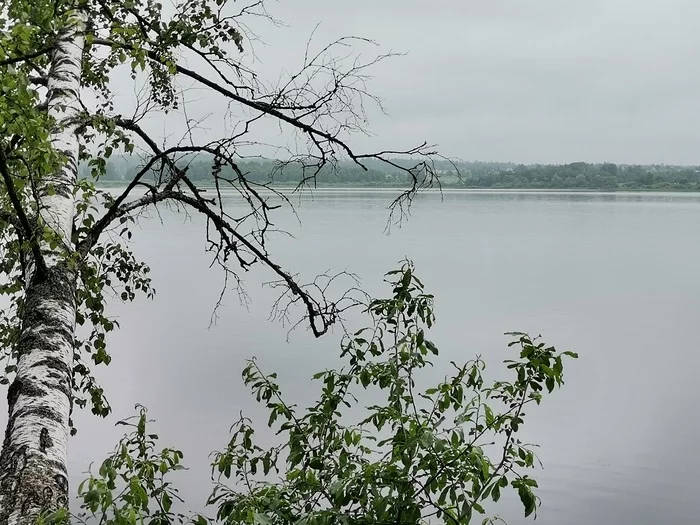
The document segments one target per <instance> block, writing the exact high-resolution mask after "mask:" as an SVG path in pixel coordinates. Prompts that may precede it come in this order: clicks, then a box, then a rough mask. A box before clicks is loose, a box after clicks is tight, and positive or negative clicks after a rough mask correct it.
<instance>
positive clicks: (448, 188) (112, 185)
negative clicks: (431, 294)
mask: <svg viewBox="0 0 700 525" xmlns="http://www.w3.org/2000/svg"><path fill="white" fill-rule="evenodd" d="M127 184H128V183H127V182H126V181H99V182H98V183H97V184H96V187H97V188H100V189H117V188H124V187H126V186H127ZM198 187H199V188H201V189H204V190H211V189H214V188H215V186H214V185H213V184H200V185H198ZM296 187H297V185H296V184H272V185H270V186H269V189H274V190H294V189H295V188H296ZM224 189H230V187H228V188H227V187H225V186H222V190H224ZM261 189H264V188H262V187H261ZM408 189H409V186H389V185H357V186H356V185H353V184H317V185H316V186H312V185H309V186H304V187H303V188H302V190H304V191H319V190H338V191H386V192H400V191H406V190H408ZM440 190H442V191H444V192H454V191H458V192H475V193H479V192H482V193H487V192H490V193H506V192H517V193H700V190H698V189H685V188H645V187H640V188H615V189H611V188H485V187H469V186H467V187H465V186H459V185H455V184H443V185H442V187H437V186H433V187H432V188H423V189H421V190H420V191H421V192H436V191H440Z"/></svg>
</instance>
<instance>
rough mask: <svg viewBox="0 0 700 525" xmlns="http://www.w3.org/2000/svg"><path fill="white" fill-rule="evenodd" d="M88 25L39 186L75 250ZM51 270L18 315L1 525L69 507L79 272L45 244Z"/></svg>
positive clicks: (63, 86) (1, 477)
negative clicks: (56, 161)
mask: <svg viewBox="0 0 700 525" xmlns="http://www.w3.org/2000/svg"><path fill="white" fill-rule="evenodd" d="M84 27H85V19H84V16H83V14H82V13H76V14H75V15H73V17H72V18H71V21H70V22H69V23H68V24H67V25H66V27H65V28H64V30H63V31H62V32H61V34H60V37H59V40H58V42H57V43H56V45H55V49H54V52H53V57H52V65H51V70H50V73H49V79H48V89H49V94H48V95H49V107H48V111H49V114H50V115H51V116H52V117H53V118H54V119H55V120H56V122H57V127H56V129H55V130H54V131H53V134H52V137H51V141H52V145H53V147H54V148H55V149H56V150H57V151H60V152H62V153H63V154H64V155H65V157H66V161H65V164H64V165H63V168H62V169H61V170H59V171H58V172H57V173H54V174H51V176H49V177H47V178H46V179H45V180H43V181H42V182H41V185H40V187H39V203H38V204H39V213H40V215H41V218H42V219H43V222H44V223H45V224H46V225H48V227H49V228H51V229H52V230H54V232H56V234H58V235H59V236H60V238H61V240H62V241H63V245H64V247H69V246H70V245H71V231H72V227H73V218H74V198H73V190H74V187H75V182H76V177H77V166H78V137H77V135H76V129H75V126H76V122H75V117H76V115H77V114H78V112H79V111H80V105H79V98H78V97H79V90H80V77H81V60H82V53H83V46H84V38H83V35H82V33H83V30H84ZM41 252H42V254H43V256H44V260H45V263H46V268H47V271H46V272H45V274H43V273H41V272H39V271H37V270H36V265H32V266H33V267H34V268H35V270H34V272H33V275H32V276H30V278H29V279H28V285H27V288H26V290H25V297H24V304H23V307H22V311H21V314H20V317H21V321H22V332H21V335H20V339H19V343H18V348H17V350H18V355H19V357H18V364H17V373H16V377H15V379H14V382H13V383H12V384H11V385H10V388H9V390H8V405H9V418H8V425H7V430H6V432H5V440H4V443H3V448H2V453H1V454H0V525H6V524H7V525H15V524H22V525H24V524H30V523H32V524H33V523H34V522H35V521H36V518H37V516H38V515H39V513H40V512H42V511H52V510H55V509H57V508H59V507H65V506H67V504H68V475H67V443H68V436H69V424H68V418H69V413H70V404H71V378H72V368H73V339H74V332H75V308H76V305H75V285H76V274H75V272H74V271H73V270H71V269H69V268H68V266H67V265H66V264H65V262H64V261H65V258H64V255H65V250H58V251H57V250H51V249H50V248H49V246H48V244H47V243H45V242H44V243H43V244H42V245H41Z"/></svg>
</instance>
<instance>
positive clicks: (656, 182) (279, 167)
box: [79, 156, 700, 191]
mask: <svg viewBox="0 0 700 525" xmlns="http://www.w3.org/2000/svg"><path fill="white" fill-rule="evenodd" d="M395 162H396V163H397V164H398V165H399V166H403V167H407V166H410V165H411V160H410V159H396V160H395ZM181 163H182V165H183V167H187V173H188V176H189V177H190V179H191V180H196V181H198V182H204V183H206V181H207V180H212V181H213V175H212V169H213V165H212V161H211V159H207V158H202V157H201V156H200V157H197V158H186V157H183V159H182V160H181ZM365 166H366V167H367V169H366V170H364V169H362V168H361V167H360V166H358V165H357V164H355V163H351V162H343V161H341V162H339V163H337V164H335V165H331V164H328V165H326V166H324V167H323V168H322V169H321V170H320V171H318V173H313V172H311V171H310V170H309V169H308V168H305V164H304V159H298V160H296V161H293V162H281V161H278V160H273V159H257V158H256V159H249V160H246V159H244V160H241V161H240V162H239V163H238V167H239V169H240V171H241V173H242V174H243V175H244V176H245V178H246V179H247V180H248V181H250V182H255V183H260V184H263V183H272V184H280V185H295V184H298V183H299V182H300V181H301V180H303V179H304V178H306V179H307V180H308V182H309V183H310V184H313V180H312V179H311V177H312V176H315V182H316V183H317V184H318V185H320V186H334V185H335V186H377V187H390V186H404V185H408V184H410V182H411V181H410V180H409V176H408V175H407V173H406V172H405V171H403V170H400V169H395V170H392V169H391V168H390V167H389V168H387V165H386V164H384V165H379V164H378V163H376V162H373V161H371V162H368V163H366V164H365ZM139 168H140V164H139V160H138V158H137V157H112V158H109V159H107V162H106V172H105V174H104V175H102V176H101V177H100V180H102V181H105V182H119V181H128V180H131V179H132V178H133V175H134V173H136V172H137V171H138V170H139ZM79 171H80V176H81V178H88V177H89V176H90V167H89V166H87V165H81V167H80V170H79ZM435 171H436V173H438V174H439V175H440V181H441V184H442V185H443V186H445V187H458V188H485V189H488V188H493V189H600V190H668V191H700V166H673V165H662V164H654V165H628V164H613V163H586V162H573V163H569V164H530V165H526V164H516V163H510V162H450V161H446V160H445V161H436V163H435ZM222 175H223V176H225V177H229V178H232V179H235V178H236V177H237V176H238V175H237V174H236V173H234V172H233V170H232V169H231V168H228V167H224V168H222ZM152 177H154V178H157V177H158V174H157V173H156V172H155V171H154V172H153V173H152Z"/></svg>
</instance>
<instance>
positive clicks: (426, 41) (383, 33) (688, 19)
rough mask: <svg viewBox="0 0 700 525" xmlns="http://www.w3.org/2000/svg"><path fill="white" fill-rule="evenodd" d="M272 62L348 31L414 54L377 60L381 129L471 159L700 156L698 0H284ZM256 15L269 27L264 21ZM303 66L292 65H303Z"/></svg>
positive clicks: (388, 142) (386, 135) (385, 139)
mask: <svg viewBox="0 0 700 525" xmlns="http://www.w3.org/2000/svg"><path fill="white" fill-rule="evenodd" d="M268 5H269V8H268V9H269V11H270V13H271V14H272V15H274V16H276V17H277V18H279V19H280V20H282V21H284V22H285V23H286V24H287V27H282V28H274V29H273V28H271V27H269V26H266V27H263V26H260V27H262V29H261V30H260V32H261V36H262V38H263V39H264V41H265V45H261V44H257V45H256V47H255V50H256V53H257V55H258V56H259V58H260V60H261V61H262V65H261V66H260V67H261V68H262V70H263V71H265V72H266V73H267V74H269V75H274V74H276V73H275V72H277V71H279V70H280V69H282V68H288V69H292V68H293V66H294V65H296V64H298V63H299V61H300V56H301V53H303V49H304V45H305V43H306V41H307V38H308V36H309V34H310V33H311V31H312V30H313V28H314V27H315V26H316V25H317V24H318V23H320V24H321V25H320V28H319V30H318V31H317V33H316V38H315V42H317V43H318V44H319V45H320V44H321V43H323V42H325V41H328V40H331V39H333V38H336V37H339V36H344V35H349V34H352V35H358V36H363V37H368V38H371V39H374V40H377V41H378V42H379V43H380V44H382V47H381V48H380V50H382V51H389V50H392V51H399V52H406V53H407V56H403V57H398V58H393V59H391V60H390V61H389V62H384V63H383V64H382V65H380V66H378V67H377V68H376V69H375V70H374V79H373V80H372V82H371V84H370V87H371V90H372V91H373V92H374V93H376V94H378V95H380V96H381V97H382V98H383V99H384V100H385V104H386V108H387V110H388V112H389V115H388V116H383V115H381V114H380V113H379V112H376V111H373V112H372V113H371V117H372V122H371V130H372V131H373V132H374V133H375V135H376V137H374V138H372V139H371V141H373V142H370V140H369V139H366V138H362V137H358V138H357V139H356V140H355V144H357V145H359V146H361V147H372V146H373V147H377V146H379V147H386V146H396V145H400V146H404V145H408V144H413V143H415V142H420V141H422V140H427V141H429V142H434V143H437V144H438V145H439V147H440V150H441V152H442V153H444V154H447V155H451V156H458V157H461V158H463V159H466V160H498V161H517V162H557V163H558V162H573V161H578V160H583V161H612V162H620V163H669V164H670V163H675V164H681V163H682V164H700V127H699V125H698V124H700V31H698V26H697V24H698V21H699V20H700V2H698V1H697V0H436V1H435V2H433V3H432V4H431V3H428V2H425V1H424V0H423V1H416V0H353V1H345V2H340V1H328V0H326V1H321V0H296V1H291V0H280V1H278V2H270V3H269V4H268ZM256 27H257V26H256ZM290 64H292V65H291V66H290Z"/></svg>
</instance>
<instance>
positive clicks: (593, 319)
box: [2, 190, 700, 525]
mask: <svg viewBox="0 0 700 525" xmlns="http://www.w3.org/2000/svg"><path fill="white" fill-rule="evenodd" d="M391 198H392V193H390V192H385V191H382V192H377V191H374V192H372V191H349V190H343V191H340V190H335V191H331V190H326V191H317V192H315V193H314V194H313V198H311V197H310V196H306V197H304V198H303V199H301V202H299V201H298V200H296V201H294V202H295V204H296V205H297V211H298V215H299V218H300V220H301V225H299V224H298V223H295V222H294V220H293V218H292V216H291V214H289V213H287V212H282V213H281V214H280V217H281V218H283V220H280V221H279V222H278V224H280V225H282V224H284V226H285V227H286V228H287V229H288V230H290V231H291V232H292V233H293V234H294V235H295V238H294V239H291V238H286V237H283V236H280V237H276V238H275V240H274V241H273V242H272V244H271V247H272V251H273V253H274V254H275V255H276V257H277V260H278V261H280V262H281V263H283V265H285V267H286V268H288V269H290V270H291V271H293V272H300V273H301V275H302V276H303V277H305V278H306V279H311V278H313V277H314V276H315V275H316V274H319V273H321V272H323V271H326V270H328V269H331V270H334V271H339V270H346V269H347V270H350V271H352V272H355V273H356V274H357V275H358V276H359V277H360V278H361V279H362V284H363V286H364V287H365V288H366V289H367V290H368V291H370V292H371V293H373V294H380V293H381V294H386V292H387V289H386V288H384V287H383V285H382V283H381V276H382V275H383V273H384V272H386V271H387V270H390V269H392V268H394V267H395V266H396V264H397V263H398V261H399V260H400V259H402V258H403V257H405V256H408V257H409V258H411V259H413V260H414V262H415V263H416V267H417V272H418V274H419V275H420V276H421V277H422V279H423V281H424V283H425V284H426V286H427V288H428V290H429V291H430V292H432V293H434V294H435V296H436V313H437V317H438V322H437V325H436V327H435V329H434V330H433V333H432V337H433V340H434V341H436V343H437V344H438V346H439V348H440V350H441V356H440V360H439V362H438V364H437V367H436V368H437V370H436V374H437V375H442V374H444V373H446V372H447V371H448V369H447V366H446V362H447V361H449V360H458V361H460V360H461V361H466V360H468V359H470V358H472V357H473V356H474V355H475V354H477V353H479V354H482V355H483V356H484V357H485V359H486V360H487V361H488V362H489V363H490V364H491V366H492V367H497V366H498V363H499V362H500V361H501V360H502V359H504V358H507V357H508V354H507V352H506V350H505V347H506V343H507V342H508V339H507V338H506V337H504V336H503V332H506V331H513V330H521V331H529V332H531V333H533V334H538V333H541V334H542V335H543V336H544V338H545V340H546V341H547V342H550V343H552V344H554V345H556V346H557V347H558V348H560V349H561V350H564V349H571V350H575V351H577V352H578V353H579V354H580V359H579V360H578V361H572V362H569V363H568V365H567V366H568V369H567V370H566V385H565V386H564V388H563V389H562V390H561V391H558V392H555V394H553V395H552V397H551V398H550V399H547V400H546V401H545V403H544V404H543V405H542V406H541V407H539V408H538V409H531V410H530V411H529V414H528V415H529V416H531V417H530V419H529V421H528V423H527V425H526V427H525V429H524V432H523V436H524V439H525V440H531V441H534V442H536V443H538V444H540V445H541V449H540V451H539V453H540V458H541V460H542V461H543V463H544V466H545V468H544V470H541V471H539V470H538V471H535V472H533V473H532V474H533V475H534V476H535V477H536V478H537V479H538V480H539V481H540V486H541V489H540V491H539V493H538V494H539V496H540V497H541V498H542V500H543V504H542V507H541V508H540V509H539V513H538V514H539V515H538V519H537V523H540V524H544V525H549V524H552V525H562V524H564V523H566V524H568V525H584V524H585V525H589V524H592V523H595V524H603V525H608V524H609V525H617V524H636V525H643V524H649V525H652V524H653V525H656V524H658V523H661V522H668V523H679V524H682V523H696V522H697V519H698V515H699V514H700V499H699V498H698V497H697V488H698V483H697V472H698V471H700V456H698V454H697V453H696V449H697V443H698V441H699V440H700V418H698V416H697V404H698V399H699V397H698V393H697V392H698V390H697V387H693V384H695V381H696V377H697V375H698V370H700V351H699V348H698V346H699V344H698V340H699V338H698V335H697V330H696V326H697V322H698V316H699V314H700V195H688V194H595V193H537V192H446V193H445V194H444V199H443V200H441V199H440V196H439V195H437V194H425V195H422V196H421V197H420V198H418V199H417V200H416V202H415V203H414V208H413V213H412V216H411V218H410V220H409V221H408V222H405V223H404V224H403V225H402V227H401V228H394V229H392V232H391V234H390V235H388V236H387V235H386V234H385V232H384V227H385V224H386V220H387V209H386V208H387V205H388V204H389V202H390V201H391ZM227 204H228V205H229V206H230V207H232V208H235V207H236V206H238V205H239V204H238V203H237V202H236V201H235V199H233V198H231V201H230V202H228V203H227ZM161 215H162V219H163V223H162V224H161V222H160V220H159V219H158V218H157V217H156V216H154V217H153V218H152V219H150V220H144V221H143V222H142V224H141V229H140V231H139V232H138V233H137V234H136V235H135V237H134V249H135V250H136V251H137V253H138V255H139V256H140V257H142V258H143V259H145V260H147V261H148V262H149V263H150V265H151V267H152V269H153V272H152V276H153V278H154V284H155V287H156V289H157V292H158V293H157V296H156V299H155V300H153V301H148V300H146V299H141V300H137V302H136V303H135V304H132V305H115V307H114V311H115V312H116V314H117V315H118V316H119V320H120V323H121V325H122V329H121V330H120V331H119V332H118V333H116V334H115V335H114V336H113V337H112V338H111V348H112V353H113V355H114V361H113V363H112V365H110V367H109V368H107V369H104V370H100V374H99V377H101V378H102V380H103V382H104V384H105V387H106V391H107V392H108V394H109V396H110V400H111V402H112V405H113V407H114V415H113V417H111V418H109V419H108V420H107V421H104V420H96V419H94V418H93V417H91V416H89V415H88V414H80V415H79V416H78V418H77V420H78V422H79V424H80V425H81V427H80V433H79V434H78V436H77V437H76V438H74V439H73V441H72V443H71V458H70V460H71V468H72V469H73V472H78V473H79V472H82V471H84V470H85V469H86V468H87V466H88V463H89V462H90V460H95V459H98V458H102V457H103V455H104V454H105V453H106V452H107V451H109V450H110V449H111V448H112V447H113V445H114V444H115V443H116V440H117V439H118V437H119V436H120V435H121V433H122V431H121V429H120V428H119V427H117V428H115V427H114V426H113V424H114V422H115V421H116V420H117V419H121V418H123V417H125V416H128V415H130V414H131V413H132V408H133V405H134V404H135V403H137V402H139V403H142V404H144V405H146V406H147V407H148V408H149V413H150V415H151V416H152V417H153V418H155V419H156V423H155V430H156V431H157V432H158V433H159V434H160V436H161V438H162V442H163V444H164V445H166V444H167V445H172V446H176V447H179V448H181V449H182V450H183V451H184V452H185V462H186V464H187V465H188V466H190V467H191V469H190V470H189V471H188V472H186V473H184V474H182V475H180V476H179V477H178V478H177V481H178V483H179V485H180V487H181V491H182V493H183V495H185V496H187V499H188V501H189V502H190V503H191V505H190V506H191V508H193V509H197V508H198V507H199V506H200V505H199V504H200V502H202V501H204V499H205V498H206V495H207V494H208V492H209V490H210V487H211V485H210V483H209V470H208V467H207V465H208V454H209V453H210V452H211V451H212V450H217V449H221V448H223V447H224V446H225V444H226V442H227V438H228V429H229V426H230V424H231V423H232V422H233V421H234V420H235V419H237V417H238V414H239V411H240V410H243V411H244V412H245V413H247V414H250V415H255V414H260V410H259V409H258V408H257V407H256V405H255V403H254V401H253V400H252V398H251V397H250V395H249V394H248V393H247V391H246V390H245V388H244V387H243V386H242V383H241V380H240V371H241V368H242V366H243V364H244V360H245V359H247V358H250V357H252V356H257V357H258V358H259V360H260V363H261V365H262V366H263V367H264V368H266V369H267V370H269V371H273V370H277V371H279V372H280V375H281V383H282V385H283V387H284V389H285V390H286V392H287V394H288V395H289V396H291V397H292V398H295V399H298V400H300V401H301V402H304V401H310V400H311V399H313V398H314V392H315V390H314V389H315V388H316V386H315V385H312V384H311V383H310V381H309V377H310V375H311V374H312V372H313V371H316V370H319V369H323V368H324V367H325V366H330V365H332V364H333V363H334V362H335V356H336V354H337V341H338V339H339V334H335V335H331V336H328V337H325V338H322V339H321V340H314V339H313V337H312V336H311V334H310V333H308V332H306V331H304V330H303V329H298V330H296V331H295V332H292V334H291V335H290V338H289V342H286V333H287V329H286V328H283V327H282V326H280V325H279V324H278V323H274V322H270V321H269V320H268V314H269V310H270V306H271V304H272V301H273V299H274V297H275V295H274V293H273V292H272V291H271V290H269V289H264V288H261V282H263V281H265V280H269V279H270V278H271V277H272V276H271V275H270V274H269V273H266V272H264V271H260V270H255V271H251V272H249V273H248V274H246V275H244V279H245V283H246V286H247V289H248V292H249V294H250V296H251V298H252V304H251V305H250V307H249V309H247V310H246V309H245V308H244V307H241V306H240V304H239V302H238V298H237V295H236V294H235V292H233V291H232V292H231V293H230V294H229V295H227V296H226V298H225V301H224V306H223V307H222V308H221V309H220V310H219V317H218V321H217V323H216V325H215V326H212V327H211V328H209V323H210V317H211V313H212V309H213V307H214V305H215V303H216V301H217V298H218V295H219V292H220V290H221V285H222V282H223V275H222V273H221V272H220V271H218V270H216V269H212V270H209V269H208V263H209V257H208V255H207V254H205V253H204V244H203V222H202V221H200V220H199V219H197V218H194V219H193V220H191V221H187V220H183V217H182V216H181V215H177V214H175V213H174V212H172V211H168V210H166V209H164V210H162V213H161ZM350 321H351V324H352V325H353V326H354V327H358V326H359V323H361V321H362V319H357V318H356V317H353V318H351V320H350ZM2 423H3V424H4V421H3V422H2ZM81 477H82V476H80V475H76V476H75V478H74V479H75V480H78V479H80V478H81ZM75 485H77V483H75V482H74V487H75ZM488 510H491V511H493V512H498V513H500V514H501V515H502V516H504V517H505V518H507V519H508V521H509V522H510V523H525V522H531V520H525V519H524V518H522V516H521V513H520V512H521V511H520V509H519V507H518V506H517V504H516V502H514V501H513V500H512V499H511V500H505V501H503V500H502V505H501V504H500V503H499V505H498V506H492V507H490V509H488Z"/></svg>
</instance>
